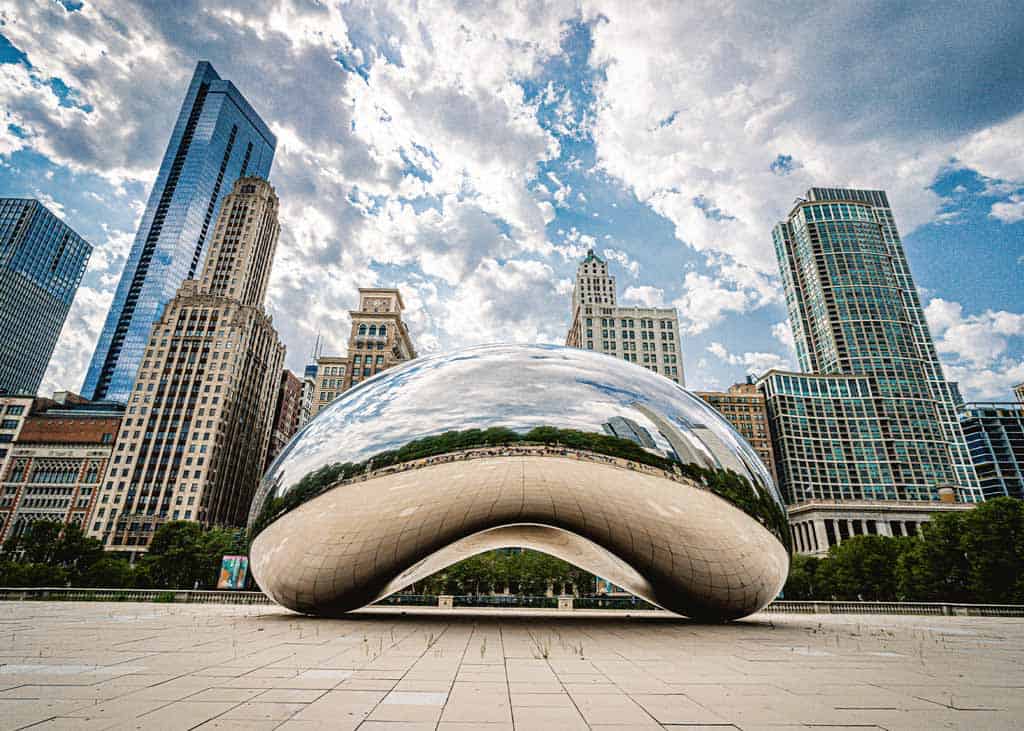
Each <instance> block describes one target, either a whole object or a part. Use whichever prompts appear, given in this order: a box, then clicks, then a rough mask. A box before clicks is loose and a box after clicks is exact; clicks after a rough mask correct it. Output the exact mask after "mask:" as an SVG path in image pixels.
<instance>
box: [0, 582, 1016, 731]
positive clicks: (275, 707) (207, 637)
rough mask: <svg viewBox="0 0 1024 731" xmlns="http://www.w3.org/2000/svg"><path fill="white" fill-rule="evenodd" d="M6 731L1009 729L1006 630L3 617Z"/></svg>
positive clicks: (66, 614)
mask: <svg viewBox="0 0 1024 731" xmlns="http://www.w3.org/2000/svg"><path fill="white" fill-rule="evenodd" d="M0 662H2V663H3V664H2V665H0V726H2V727H3V728H9V729H13V728H25V727H31V728H34V729H35V728H39V729H43V728H46V729H49V728H73V729H107V728H117V729H122V728H123V729H136V728H138V729H190V728H197V727H198V728H202V729H288V730H295V731H303V730H305V729H309V730H312V729H320V728H324V729H360V731H385V730H387V729H443V730H455V729H465V730H467V731H468V730H469V729H488V730H494V731H497V730H498V729H513V728H515V729H557V730H558V731H563V730H564V731H569V730H571V729H588V728H593V729H598V730H599V731H612V730H613V729H627V728H628V729H658V728H670V729H672V728H679V729H683V728H686V729H694V728H717V729H722V728H725V729H729V728H739V729H744V730H750V729H776V730H777V729H789V728H806V727H824V728H848V727H856V728H885V729H938V728H964V729H986V728H1016V727H1020V726H1024V693H1022V692H1021V691H1022V687H1024V623H1022V622H1021V621H1020V620H1018V619H984V618H968V617H891V616H851V615H777V614H772V615H767V614H762V615H757V616H755V617H753V618H751V619H748V620H746V621H743V622H737V623H734V624H730V625H717V626H715V625H699V624H695V623H693V622H690V621H687V620H685V619H678V618H672V617H670V616H666V615H665V614H663V613H662V614H657V615H655V614H653V613H647V614H645V613H635V614H633V615H632V616H629V617H627V616H625V615H623V614H620V613H614V614H613V613H597V612H581V611H576V612H571V613H570V612H561V613H559V612H556V611H543V610H537V611H532V612H531V611H520V612H509V611H500V610H499V611H495V610H455V611H449V612H445V611H442V610H438V609H423V610H419V611H406V612H404V613H403V612H401V611H399V610H397V609H374V610H369V611H363V612H360V613H357V614H354V615H351V617H349V618H346V619H343V620H324V619H310V618H306V617H301V616H298V615H295V614H291V613H289V612H287V611H285V610H281V609H277V608H274V607H266V606H247V607H245V606H226V605H187V604H180V605H176V604H128V603H87V602H80V603H75V602H57V603H43V602H3V603H0Z"/></svg>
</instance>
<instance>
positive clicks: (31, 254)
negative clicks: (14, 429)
mask: <svg viewBox="0 0 1024 731" xmlns="http://www.w3.org/2000/svg"><path fill="white" fill-rule="evenodd" d="M90 254H92V246H90V245H89V244H88V243H87V242H86V241H85V240H84V239H83V238H82V237H81V236H79V235H78V234H76V233H75V232H74V231H72V230H71V229H70V228H69V227H68V226H67V225H66V224H65V223H64V222H63V221H61V220H60V219H59V218H57V217H56V216H55V215H53V214H52V213H50V211H48V210H47V209H46V207H45V206H43V205H42V204H41V203H40V202H39V201H36V200H30V199H25V198H0V393H4V392H6V393H17V394H27V395H32V396H34V395H35V394H36V391H37V390H38V389H39V384H40V382H41V381H42V380H43V374H44V373H45V372H46V366H47V364H48V363H49V362H50V356H51V355H52V354H53V347H54V346H55V345H56V344H57V337H58V336H59V335H60V331H61V328H62V327H64V320H65V318H66V317H67V315H68V308H70V307H71V301H72V300H73V299H74V298H75V292H77V291H78V284H79V282H81V281H82V274H84V273H85V265H86V263H87V262H88V261H89V255H90Z"/></svg>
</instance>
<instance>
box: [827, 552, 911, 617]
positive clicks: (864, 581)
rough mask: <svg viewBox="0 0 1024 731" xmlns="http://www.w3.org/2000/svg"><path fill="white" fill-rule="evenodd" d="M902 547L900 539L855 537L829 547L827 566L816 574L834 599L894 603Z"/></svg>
mask: <svg viewBox="0 0 1024 731" xmlns="http://www.w3.org/2000/svg"><path fill="white" fill-rule="evenodd" d="M910 540H916V539H910ZM903 545H904V543H903V541H902V540H900V539H894V538H887V537H884V536H854V537H853V538H849V539H847V540H845V541H843V542H842V543H840V544H839V545H838V546H832V547H831V548H830V549H829V558H828V561H827V562H825V563H826V564H827V565H824V566H819V567H818V572H817V573H818V574H819V575H820V576H821V578H823V579H825V580H826V581H825V582H824V583H823V587H829V588H830V589H831V592H832V594H833V595H834V596H835V598H836V599H840V600H848V601H853V600H861V601H894V600H895V599H896V593H897V581H896V564H897V561H898V559H899V554H900V552H901V550H902V546H903ZM822 569H824V571H822Z"/></svg>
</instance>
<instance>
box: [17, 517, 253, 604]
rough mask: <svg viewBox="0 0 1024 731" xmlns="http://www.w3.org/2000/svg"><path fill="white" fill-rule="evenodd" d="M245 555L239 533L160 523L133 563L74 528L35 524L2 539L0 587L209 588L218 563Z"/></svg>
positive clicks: (195, 524) (241, 533) (243, 544)
mask: <svg viewBox="0 0 1024 731" xmlns="http://www.w3.org/2000/svg"><path fill="white" fill-rule="evenodd" d="M238 553H245V536H244V532H243V531H241V530H237V529H225V528H213V529H211V530H205V531H204V530H203V529H202V528H201V527H200V526H199V525H198V524H197V523H193V522H190V521H183V520H181V521H173V522H170V523H165V524H164V525H162V526H160V528H159V529H157V531H156V532H155V533H154V534H153V541H152V543H151V544H150V546H149V551H148V553H146V554H145V555H144V556H143V557H142V558H140V559H139V560H137V561H136V562H135V563H134V564H133V563H130V562H129V561H128V559H126V558H123V557H121V556H117V555H112V554H109V553H105V552H104V551H103V546H102V544H101V543H100V542H99V541H98V540H96V539H95V538H90V537H88V536H86V535H84V534H83V533H82V530H81V529H80V528H79V527H78V526H77V525H66V526H65V525H63V524H62V523H58V522H55V521H47V520H40V521H36V522H34V523H32V524H31V525H30V526H29V527H28V528H27V529H26V530H25V532H24V533H22V534H21V535H19V536H16V537H12V538H10V539H8V540H7V541H6V542H5V543H4V545H3V551H2V553H0V586H76V587H96V588H104V589H126V588H139V589H149V588H156V589H191V588H193V587H198V588H201V589H210V588H214V587H215V586H216V584H217V578H218V576H219V574H220V564H221V558H222V557H223V556H224V555H226V554H238Z"/></svg>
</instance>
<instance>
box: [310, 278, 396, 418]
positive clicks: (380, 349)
mask: <svg viewBox="0 0 1024 731" xmlns="http://www.w3.org/2000/svg"><path fill="white" fill-rule="evenodd" d="M403 309H405V305H404V303H403V302H402V295H401V293H400V292H399V291H398V290H397V289H368V288H363V287H360V288H359V309H358V310H352V311H351V312H350V314H351V316H352V332H351V334H350V335H349V337H348V355H345V356H321V357H319V358H318V359H317V362H316V366H317V374H316V389H315V394H316V399H315V401H314V402H313V415H314V416H316V414H317V413H319V412H320V410H321V409H323V408H324V407H325V406H327V404H329V403H330V402H331V401H333V400H334V399H336V398H337V397H338V396H340V395H341V394H342V393H344V392H345V391H347V390H348V389H349V388H351V387H352V386H354V385H356V384H357V383H359V382H361V381H363V380H365V379H367V378H369V377H370V376H373V375H376V374H377V373H380V372H381V371H384V370H387V369H388V368H391V367H392V366H394V365H397V364H398V363H401V362H403V361H406V360H410V359H412V358H415V357H416V350H415V348H413V345H412V338H410V337H409V329H408V328H407V327H406V326H405V322H404V321H403V320H402V310H403Z"/></svg>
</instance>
